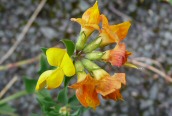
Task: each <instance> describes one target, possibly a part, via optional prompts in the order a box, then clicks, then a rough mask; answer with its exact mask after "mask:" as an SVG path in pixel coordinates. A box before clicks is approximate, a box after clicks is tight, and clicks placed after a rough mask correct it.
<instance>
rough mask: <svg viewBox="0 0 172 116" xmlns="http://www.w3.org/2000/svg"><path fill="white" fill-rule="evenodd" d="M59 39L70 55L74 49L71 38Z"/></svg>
mask: <svg viewBox="0 0 172 116" xmlns="http://www.w3.org/2000/svg"><path fill="white" fill-rule="evenodd" d="M61 41H62V42H63V43H64V44H65V46H66V48H67V53H68V55H69V56H72V55H73V53H74V51H75V44H74V43H73V42H72V41H71V40H68V39H63V40H61Z"/></svg>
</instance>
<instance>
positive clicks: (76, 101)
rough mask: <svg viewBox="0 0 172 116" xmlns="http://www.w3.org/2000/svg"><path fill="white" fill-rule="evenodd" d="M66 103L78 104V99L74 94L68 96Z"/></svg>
mask: <svg viewBox="0 0 172 116" xmlns="http://www.w3.org/2000/svg"><path fill="white" fill-rule="evenodd" d="M68 104H70V105H77V104H79V101H78V99H77V97H76V95H75V94H74V95H73V96H72V97H70V98H69V100H68Z"/></svg>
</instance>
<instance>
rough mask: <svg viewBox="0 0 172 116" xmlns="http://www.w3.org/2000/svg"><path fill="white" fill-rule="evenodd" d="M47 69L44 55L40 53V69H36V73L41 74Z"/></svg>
mask: <svg viewBox="0 0 172 116" xmlns="http://www.w3.org/2000/svg"><path fill="white" fill-rule="evenodd" d="M48 69H49V65H48V62H47V58H46V56H45V55H41V59H40V69H39V71H38V74H39V75H40V74H42V73H43V72H44V71H46V70H48Z"/></svg>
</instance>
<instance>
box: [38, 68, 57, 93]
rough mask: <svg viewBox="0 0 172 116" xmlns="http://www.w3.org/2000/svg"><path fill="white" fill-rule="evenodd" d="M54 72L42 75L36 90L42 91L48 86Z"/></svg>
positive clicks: (49, 71) (46, 72)
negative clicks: (48, 79)
mask: <svg viewBox="0 0 172 116" xmlns="http://www.w3.org/2000/svg"><path fill="white" fill-rule="evenodd" d="M53 72H54V70H48V71H45V72H43V73H42V74H41V76H40V77H39V80H38V82H37V84H36V90H40V89H42V88H44V87H45V86H46V79H47V78H48V77H49V76H50V75H51V74H52V73H53Z"/></svg>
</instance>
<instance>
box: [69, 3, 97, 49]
mask: <svg viewBox="0 0 172 116" xmlns="http://www.w3.org/2000/svg"><path fill="white" fill-rule="evenodd" d="M71 20H72V21H75V22H77V23H79V24H80V25H81V32H80V35H79V38H78V41H77V43H76V49H77V50H82V49H83V48H84V45H85V43H86V41H87V39H88V37H89V36H90V35H91V33H92V32H93V31H94V30H99V29H100V28H99V22H100V13H99V8H98V2H97V1H96V2H95V4H94V5H93V6H92V7H91V8H89V9H87V10H86V11H85V12H84V14H83V15H82V18H71Z"/></svg>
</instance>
